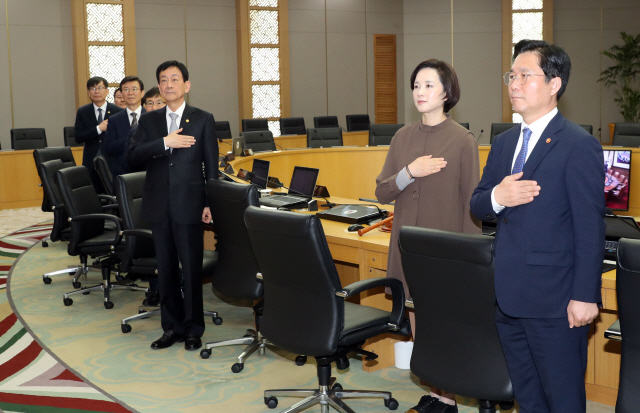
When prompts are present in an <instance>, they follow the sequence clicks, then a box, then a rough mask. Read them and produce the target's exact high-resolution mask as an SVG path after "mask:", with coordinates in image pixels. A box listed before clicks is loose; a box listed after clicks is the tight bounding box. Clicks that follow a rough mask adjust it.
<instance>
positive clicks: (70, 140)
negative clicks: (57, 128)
mask: <svg viewBox="0 0 640 413" xmlns="http://www.w3.org/2000/svg"><path fill="white" fill-rule="evenodd" d="M62 133H63V134H64V146H70V147H73V146H84V142H83V143H78V142H76V132H75V128H74V127H73V126H65V127H64V129H63V130H62Z"/></svg>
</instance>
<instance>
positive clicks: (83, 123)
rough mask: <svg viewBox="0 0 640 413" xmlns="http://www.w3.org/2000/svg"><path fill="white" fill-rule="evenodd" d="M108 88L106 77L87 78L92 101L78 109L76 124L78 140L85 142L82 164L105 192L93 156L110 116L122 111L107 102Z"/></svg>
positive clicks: (98, 188)
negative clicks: (94, 166) (95, 168)
mask: <svg viewBox="0 0 640 413" xmlns="http://www.w3.org/2000/svg"><path fill="white" fill-rule="evenodd" d="M108 88H109V82H107V79H105V78H102V77H97V76H96V77H92V78H91V79H89V80H87V94H88V95H89V99H90V100H91V103H89V104H86V105H84V106H81V107H80V109H78V113H77V114H76V123H75V126H74V132H75V137H76V142H78V143H84V151H83V153H82V165H84V166H85V167H86V168H87V169H88V170H89V173H90V174H91V180H92V181H93V185H94V186H95V187H96V190H97V191H98V192H99V193H101V192H104V189H103V188H102V183H101V182H100V178H99V177H98V174H97V173H96V171H94V170H93V158H95V157H96V155H97V154H98V151H99V150H100V141H101V140H102V138H103V137H104V135H105V132H106V130H107V125H108V123H109V122H108V120H109V118H110V117H111V116H113V115H115V114H116V113H118V112H121V111H122V108H119V107H117V106H116V105H114V104H113V103H108V102H107V100H106V99H107V95H108V94H109V89H108Z"/></svg>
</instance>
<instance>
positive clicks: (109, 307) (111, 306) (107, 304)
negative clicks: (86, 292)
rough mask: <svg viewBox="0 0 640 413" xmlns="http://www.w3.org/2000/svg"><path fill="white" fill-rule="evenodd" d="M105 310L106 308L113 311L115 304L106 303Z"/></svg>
mask: <svg viewBox="0 0 640 413" xmlns="http://www.w3.org/2000/svg"><path fill="white" fill-rule="evenodd" d="M104 308H106V309H107V310H111V309H112V308H113V303H112V302H111V301H106V302H105V303H104Z"/></svg>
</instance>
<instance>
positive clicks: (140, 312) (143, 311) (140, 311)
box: [138, 310, 147, 314]
mask: <svg viewBox="0 0 640 413" xmlns="http://www.w3.org/2000/svg"><path fill="white" fill-rule="evenodd" d="M146 312H147V310H138V314H144V313H146Z"/></svg>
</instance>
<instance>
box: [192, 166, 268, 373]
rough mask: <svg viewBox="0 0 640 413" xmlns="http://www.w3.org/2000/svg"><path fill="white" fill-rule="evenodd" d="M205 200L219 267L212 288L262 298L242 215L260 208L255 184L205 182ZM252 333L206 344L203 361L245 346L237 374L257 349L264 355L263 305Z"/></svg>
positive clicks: (238, 296)
mask: <svg viewBox="0 0 640 413" xmlns="http://www.w3.org/2000/svg"><path fill="white" fill-rule="evenodd" d="M207 199H208V201H209V207H210V209H211V216H212V219H213V227H214V230H215V233H216V240H217V242H216V250H217V251H218V252H219V254H220V255H219V257H218V265H216V268H215V270H214V273H213V276H212V277H211V284H212V287H213V288H214V289H215V290H217V291H219V292H221V293H222V294H224V295H225V296H227V297H231V298H234V299H240V300H258V299H260V298H262V282H261V281H260V280H258V279H257V278H256V274H257V273H258V272H260V270H259V269H258V264H257V263H256V260H255V258H254V255H253V249H252V248H251V242H250V241H249V234H248V233H247V228H246V226H245V224H244V212H245V210H246V209H247V208H248V207H249V206H259V205H260V203H259V202H258V199H259V193H258V189H257V187H256V186H255V185H245V184H239V183H235V182H227V181H223V180H214V179H212V180H209V182H207ZM254 315H255V323H256V329H255V330H247V332H246V334H245V336H244V337H243V338H238V339H233V340H224V341H214V342H211V343H206V344H205V345H204V348H203V349H202V350H201V351H200V357H202V358H203V359H207V358H209V356H211V349H212V348H216V347H223V346H230V345H236V344H239V345H246V346H247V347H246V348H245V349H244V351H243V352H242V353H241V354H240V355H239V356H238V360H237V362H236V363H235V364H234V365H233V366H232V367H231V371H233V372H234V373H239V372H240V371H242V369H243V368H244V361H245V360H246V359H247V358H248V357H249V356H250V355H251V354H252V353H253V352H254V351H256V350H259V352H260V354H264V352H265V346H266V345H267V344H269V343H267V341H266V340H265V339H264V337H262V335H261V334H260V318H261V317H262V302H260V303H259V304H258V305H256V306H255V307H254Z"/></svg>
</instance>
